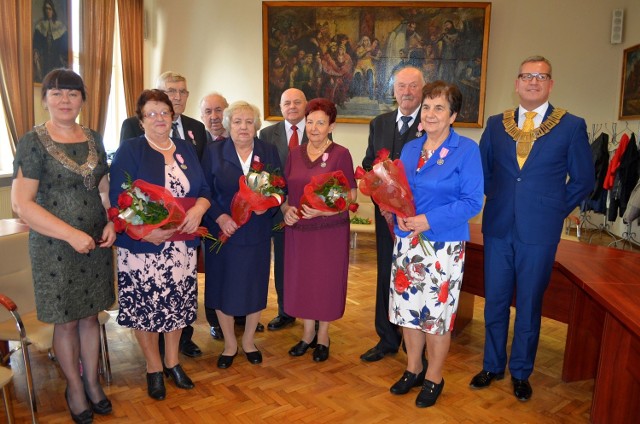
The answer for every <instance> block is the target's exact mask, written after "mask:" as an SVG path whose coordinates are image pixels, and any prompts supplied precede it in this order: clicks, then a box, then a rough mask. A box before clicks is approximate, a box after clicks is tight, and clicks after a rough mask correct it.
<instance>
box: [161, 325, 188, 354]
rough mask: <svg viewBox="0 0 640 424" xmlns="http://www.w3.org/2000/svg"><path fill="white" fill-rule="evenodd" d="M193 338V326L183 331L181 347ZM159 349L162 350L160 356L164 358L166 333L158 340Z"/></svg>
mask: <svg viewBox="0 0 640 424" xmlns="http://www.w3.org/2000/svg"><path fill="white" fill-rule="evenodd" d="M192 337H193V327H192V326H191V325H187V326H186V327H185V328H183V329H182V334H181V335H180V346H182V344H183V343H184V342H187V341H189V340H191V338H192ZM158 347H159V348H160V355H162V356H164V333H160V338H159V339H158Z"/></svg>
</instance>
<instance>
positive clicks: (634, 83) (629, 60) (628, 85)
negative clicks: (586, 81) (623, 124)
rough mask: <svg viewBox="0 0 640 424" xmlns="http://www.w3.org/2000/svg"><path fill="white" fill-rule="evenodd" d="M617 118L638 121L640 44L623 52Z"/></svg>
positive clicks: (639, 106)
mask: <svg viewBox="0 0 640 424" xmlns="http://www.w3.org/2000/svg"><path fill="white" fill-rule="evenodd" d="M618 118H619V119H621V120H627V119H640V44H638V45H636V46H633V47H629V48H628V49H625V50H624V59H623V61H622V85H621V87H620V114H619V116H618Z"/></svg>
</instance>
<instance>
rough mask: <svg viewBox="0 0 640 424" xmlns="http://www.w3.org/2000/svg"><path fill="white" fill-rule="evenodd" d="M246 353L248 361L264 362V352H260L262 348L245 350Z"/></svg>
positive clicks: (253, 362)
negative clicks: (250, 350) (251, 350)
mask: <svg viewBox="0 0 640 424" xmlns="http://www.w3.org/2000/svg"><path fill="white" fill-rule="evenodd" d="M256 349H258V348H256ZM244 355H245V356H246V357H247V361H249V362H250V363H252V364H253V365H257V364H261V363H262V352H260V350H256V351H253V352H245V353H244Z"/></svg>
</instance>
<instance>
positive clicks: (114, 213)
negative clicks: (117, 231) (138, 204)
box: [107, 207, 120, 221]
mask: <svg viewBox="0 0 640 424" xmlns="http://www.w3.org/2000/svg"><path fill="white" fill-rule="evenodd" d="M119 214H120V211H119V210H118V208H115V207H110V208H109V209H107V217H108V218H109V221H113V220H114V219H115V218H116V217H117V216H118V215H119Z"/></svg>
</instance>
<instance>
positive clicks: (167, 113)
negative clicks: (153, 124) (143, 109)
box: [142, 110, 171, 119]
mask: <svg viewBox="0 0 640 424" xmlns="http://www.w3.org/2000/svg"><path fill="white" fill-rule="evenodd" d="M142 116H144V117H145V118H149V119H155V118H157V117H158V116H159V117H161V118H162V119H164V118H167V117H168V118H171V112H170V111H168V110H163V111H162V112H147V113H145V114H143V115H142Z"/></svg>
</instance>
